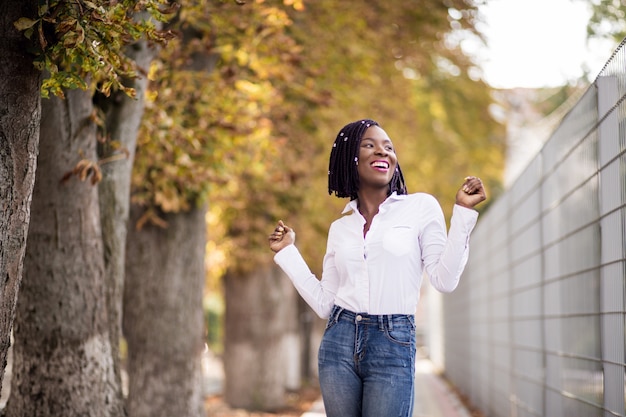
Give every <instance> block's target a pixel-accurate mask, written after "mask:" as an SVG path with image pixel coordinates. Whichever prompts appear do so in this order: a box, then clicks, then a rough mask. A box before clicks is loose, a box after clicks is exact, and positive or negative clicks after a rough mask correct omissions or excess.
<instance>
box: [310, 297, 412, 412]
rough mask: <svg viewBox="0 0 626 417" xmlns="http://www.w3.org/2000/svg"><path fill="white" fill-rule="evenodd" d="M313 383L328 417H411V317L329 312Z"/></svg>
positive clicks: (343, 310)
mask: <svg viewBox="0 0 626 417" xmlns="http://www.w3.org/2000/svg"><path fill="white" fill-rule="evenodd" d="M319 378H320V387H321V389H322V398H323V400H324V408H325V409H326V415H327V416H328V417H411V415H412V413H413V398H414V394H415V393H414V381H415V317H414V316H412V315H404V314H393V315H380V316H377V315H370V314H362V313H353V312H351V311H348V310H345V309H343V308H340V307H337V306H335V307H334V309H333V311H332V313H331V315H330V317H329V319H328V324H327V326H326V331H325V332H324V337H323V338H322V343H321V345H320V349H319Z"/></svg>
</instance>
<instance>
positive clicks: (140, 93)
mask: <svg viewBox="0 0 626 417" xmlns="http://www.w3.org/2000/svg"><path fill="white" fill-rule="evenodd" d="M155 53H156V48H155V47H154V46H150V45H149V44H148V42H147V41H141V42H137V43H136V44H134V45H131V46H130V47H128V52H127V56H128V57H129V58H131V59H133V60H134V61H135V63H136V64H137V66H138V67H139V68H141V69H142V70H143V72H145V73H146V74H147V72H148V69H149V68H148V67H149V66H150V62H151V61H152V59H153V58H154V55H155ZM147 84H148V79H147V77H146V76H141V75H140V78H137V79H134V80H130V81H128V82H126V85H127V86H129V87H132V88H134V89H135V91H136V94H137V95H136V98H134V99H133V98H130V97H128V96H127V95H126V94H125V93H124V92H122V91H118V92H116V93H114V94H112V95H111V97H110V98H107V99H102V100H99V101H100V103H99V105H100V107H101V108H102V109H103V110H104V111H105V113H106V123H105V126H106V133H107V135H108V140H107V141H106V142H105V143H102V144H100V145H99V149H98V156H99V158H100V160H101V162H102V181H101V182H100V183H99V186H98V191H99V196H100V219H101V225H102V240H103V244H104V267H105V281H106V288H107V310H108V312H109V320H108V321H109V335H110V336H111V348H112V349H113V358H114V360H115V361H116V362H118V363H119V360H120V352H119V344H120V339H121V337H122V300H123V294H124V268H125V257H126V235H127V231H128V213H129V207H130V182H131V173H132V168H133V161H134V159H135V147H136V144H137V133H138V131H139V126H140V124H141V119H142V116H143V112H144V105H145V100H144V96H145V91H146V87H147ZM115 369H116V370H119V369H120V366H119V364H118V365H117V366H116V367H115ZM117 378H118V380H119V378H120V375H119V374H118V375H117Z"/></svg>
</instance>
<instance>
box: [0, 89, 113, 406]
mask: <svg viewBox="0 0 626 417" xmlns="http://www.w3.org/2000/svg"><path fill="white" fill-rule="evenodd" d="M66 97H67V98H66V99H65V100H60V99H58V98H56V97H55V98H52V99H50V100H44V101H43V102H42V118H41V144H40V146H41V153H40V156H39V160H38V164H39V167H38V170H37V180H36V183H35V190H34V193H33V203H32V219H33V221H32V223H31V227H30V231H29V238H28V247H27V250H26V259H25V261H24V265H25V266H24V280H23V283H22V290H21V293H20V298H19V302H18V309H17V316H16V320H15V328H14V334H15V347H14V352H13V353H14V363H13V380H12V387H11V396H10V398H9V402H8V404H7V408H6V414H7V416H15V417H22V416H29V417H36V416H61V415H62V416H64V417H71V416H81V417H84V416H94V417H96V416H97V417H100V416H102V417H105V416H106V417H109V416H123V415H124V409H123V399H122V395H121V389H120V386H119V385H118V384H116V380H115V375H114V363H113V358H112V351H111V344H110V339H109V334H108V325H107V311H106V295H105V283H104V261H103V259H104V257H103V249H102V236H101V230H100V213H99V208H98V194H97V193H98V191H97V188H96V187H95V186H93V185H92V184H91V183H90V182H89V178H88V180H87V181H80V180H79V178H77V176H72V177H70V178H69V179H67V181H61V179H62V178H63V177H64V175H65V174H66V173H67V172H68V171H71V170H72V169H73V168H74V166H75V165H76V163H77V162H78V161H79V160H80V159H82V158H84V159H88V160H92V161H95V160H96V152H95V147H96V138H95V125H94V124H93V122H91V120H90V116H91V113H92V104H91V94H90V93H89V92H84V91H68V92H67V93H66Z"/></svg>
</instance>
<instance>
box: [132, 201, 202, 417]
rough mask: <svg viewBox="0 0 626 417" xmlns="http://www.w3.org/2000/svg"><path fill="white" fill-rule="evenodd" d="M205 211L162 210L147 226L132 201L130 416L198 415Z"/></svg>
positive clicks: (200, 404)
mask: <svg viewBox="0 0 626 417" xmlns="http://www.w3.org/2000/svg"><path fill="white" fill-rule="evenodd" d="M205 213H206V210H205V209H202V208H196V209H193V210H191V211H190V212H188V213H177V214H167V215H164V216H163V218H164V220H165V221H166V222H167V228H159V227H156V226H153V225H145V226H144V227H143V228H142V229H141V230H137V229H136V228H135V227H134V225H135V224H136V222H137V220H138V218H139V216H140V215H141V214H142V213H141V211H140V209H138V208H137V207H131V216H130V218H131V227H130V228H129V233H128V244H127V253H126V282H125V286H124V319H123V322H124V334H125V335H126V340H127V342H128V374H129V397H128V402H127V406H128V413H129V416H130V417H159V416H163V417H172V416H181V417H183V416H184V417H204V415H205V412H204V405H203V400H204V398H203V385H202V370H201V369H202V368H201V355H202V351H203V349H204V340H203V335H204V327H203V314H202V292H203V287H204V278H205V269H204V254H205V246H206V225H205V218H204V216H205Z"/></svg>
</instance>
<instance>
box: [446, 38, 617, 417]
mask: <svg viewBox="0 0 626 417" xmlns="http://www.w3.org/2000/svg"><path fill="white" fill-rule="evenodd" d="M625 42H626V40H625V41H624V42H622V43H621V45H620V46H619V47H618V48H617V50H616V51H615V53H614V54H613V56H612V57H611V58H610V59H609V61H608V62H607V64H606V65H605V67H604V68H603V69H602V71H601V72H600V74H599V76H598V77H597V78H596V80H595V81H594V83H593V84H592V85H591V86H590V87H589V88H588V89H587V90H586V92H585V93H584V94H583V96H582V97H581V98H580V100H579V101H578V103H577V104H576V105H575V106H574V107H573V108H572V109H571V110H570V111H569V112H568V113H567V115H566V116H565V117H564V118H563V120H562V121H561V123H560V124H559V125H558V127H557V128H556V129H555V131H554V132H553V133H552V135H551V136H550V137H549V139H548V141H547V142H546V143H545V145H544V146H543V148H542V149H541V151H540V152H539V154H538V155H537V156H536V157H535V158H534V159H533V160H532V161H531V162H530V163H529V165H528V166H527V167H526V169H525V170H524V171H523V173H522V174H521V175H520V176H519V178H518V179H517V180H516V181H515V182H514V183H513V185H512V186H511V187H510V189H508V190H507V192H506V193H505V194H503V195H502V196H501V197H499V198H498V200H497V201H495V202H494V203H493V204H492V206H491V207H490V208H489V210H488V211H487V212H486V213H484V214H483V215H482V216H481V218H480V220H479V222H478V225H477V227H476V230H475V231H474V233H473V235H472V243H471V256H470V261H469V263H468V265H467V268H466V270H465V273H464V276H463V279H462V280H461V284H460V286H459V288H458V289H457V290H456V291H455V292H454V293H452V294H449V295H446V296H445V297H444V298H443V301H442V312H443V318H442V325H443V335H442V340H443V343H442V345H443V346H442V350H443V358H444V362H445V363H444V366H445V372H446V376H447V377H448V378H449V379H450V380H451V381H452V382H453V383H454V385H456V386H457V387H458V388H459V389H460V391H462V392H463V393H465V394H466V395H467V396H468V398H469V399H470V401H471V402H472V403H473V404H474V405H475V406H476V407H477V408H478V409H480V410H481V411H483V412H484V414H485V415H487V416H490V417H505V416H516V417H526V416H528V417H531V416H546V417H561V416H562V417H587V416H626V411H625V409H626V405H625V393H624V391H625V388H624V386H625V371H626V362H625V355H626V353H625V351H626V334H625V322H626V320H625V318H626V302H625V300H626V285H625V281H626V279H625V277H626V104H625V103H624V99H625V97H626V46H625Z"/></svg>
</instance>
